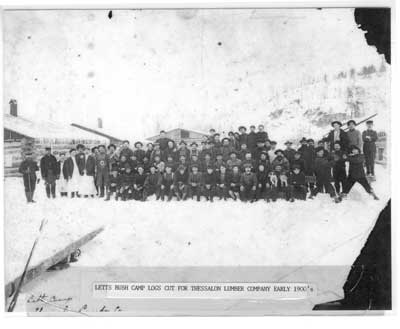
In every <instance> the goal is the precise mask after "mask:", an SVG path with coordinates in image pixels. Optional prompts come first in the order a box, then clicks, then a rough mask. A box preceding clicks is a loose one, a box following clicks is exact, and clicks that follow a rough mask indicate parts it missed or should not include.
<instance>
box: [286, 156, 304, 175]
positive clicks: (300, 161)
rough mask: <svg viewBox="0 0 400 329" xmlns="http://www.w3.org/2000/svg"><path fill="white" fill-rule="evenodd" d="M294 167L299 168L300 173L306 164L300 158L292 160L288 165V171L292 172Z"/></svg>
mask: <svg viewBox="0 0 400 329" xmlns="http://www.w3.org/2000/svg"><path fill="white" fill-rule="evenodd" d="M295 166H299V167H300V171H301V172H304V170H305V168H306V162H305V161H304V160H303V159H302V158H300V159H297V160H296V159H293V160H292V162H291V163H290V169H291V170H293V168H294V167H295Z"/></svg>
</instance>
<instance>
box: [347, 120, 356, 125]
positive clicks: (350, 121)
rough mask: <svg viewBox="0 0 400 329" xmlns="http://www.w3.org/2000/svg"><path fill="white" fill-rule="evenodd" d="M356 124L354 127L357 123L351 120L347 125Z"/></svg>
mask: <svg viewBox="0 0 400 329" xmlns="http://www.w3.org/2000/svg"><path fill="white" fill-rule="evenodd" d="M351 123H352V124H354V125H356V122H355V121H354V120H349V121H347V125H348V126H349V125H350V124H351Z"/></svg>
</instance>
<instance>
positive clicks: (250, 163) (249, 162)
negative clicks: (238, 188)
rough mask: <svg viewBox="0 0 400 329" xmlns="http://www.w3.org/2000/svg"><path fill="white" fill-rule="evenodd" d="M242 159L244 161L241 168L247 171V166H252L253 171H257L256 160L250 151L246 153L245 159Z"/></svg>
mask: <svg viewBox="0 0 400 329" xmlns="http://www.w3.org/2000/svg"><path fill="white" fill-rule="evenodd" d="M260 156H261V155H260ZM239 160H240V159H239ZM241 161H242V164H241V169H242V171H243V172H244V171H245V169H246V167H247V166H250V168H251V172H255V171H256V162H255V161H254V159H253V157H252V155H251V152H250V151H249V152H247V153H246V155H245V156H244V159H243V160H241Z"/></svg>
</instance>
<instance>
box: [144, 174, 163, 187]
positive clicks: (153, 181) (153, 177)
mask: <svg viewBox="0 0 400 329" xmlns="http://www.w3.org/2000/svg"><path fill="white" fill-rule="evenodd" d="M160 178H161V177H160V174H159V173H157V172H156V173H154V174H152V173H150V174H148V175H147V178H146V181H145V182H144V185H145V186H146V187H148V186H157V185H158V184H159V183H160Z"/></svg>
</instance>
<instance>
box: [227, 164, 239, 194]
mask: <svg viewBox="0 0 400 329" xmlns="http://www.w3.org/2000/svg"><path fill="white" fill-rule="evenodd" d="M227 181H228V193H229V196H230V197H231V198H232V199H233V200H235V201H236V200H237V199H238V198H240V181H241V174H240V171H239V166H233V168H232V172H230V173H229V176H228V180H227Z"/></svg>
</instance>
